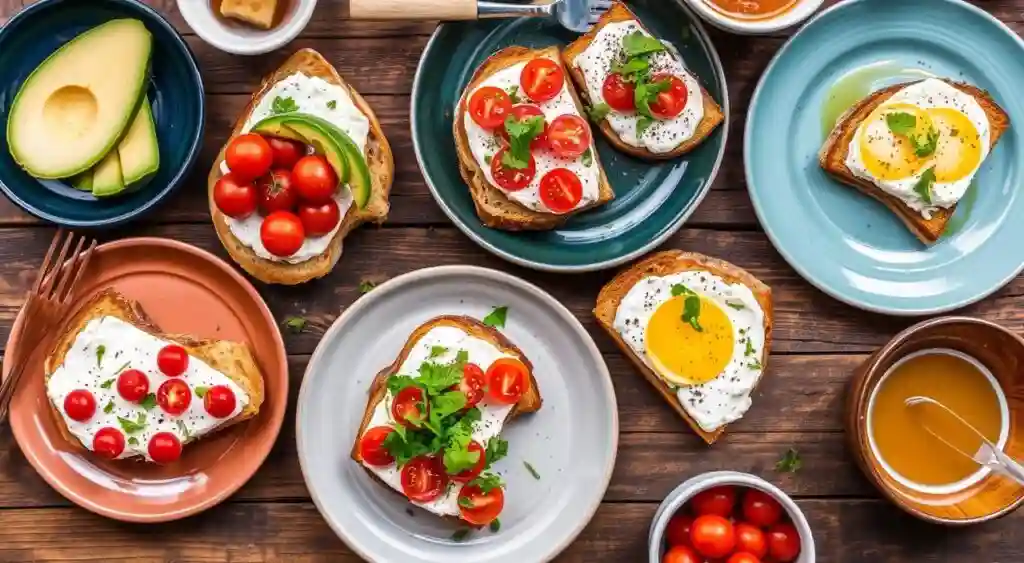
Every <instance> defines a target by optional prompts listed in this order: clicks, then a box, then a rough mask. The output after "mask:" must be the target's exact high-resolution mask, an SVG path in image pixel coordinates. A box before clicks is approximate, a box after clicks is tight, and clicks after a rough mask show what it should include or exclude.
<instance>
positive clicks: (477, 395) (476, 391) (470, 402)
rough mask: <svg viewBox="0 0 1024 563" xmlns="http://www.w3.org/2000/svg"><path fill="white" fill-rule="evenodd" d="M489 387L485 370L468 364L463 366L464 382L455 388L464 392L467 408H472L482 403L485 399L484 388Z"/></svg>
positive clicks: (460, 382)
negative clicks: (481, 400)
mask: <svg viewBox="0 0 1024 563" xmlns="http://www.w3.org/2000/svg"><path fill="white" fill-rule="evenodd" d="M486 385H487V379H486V378H485V377H484V370H482V369H480V366H478V365H476V364H472V363H467V364H466V365H464V366H462V381H459V384H458V385H456V386H455V387H454V389H455V390H457V391H462V394H463V395H465V396H466V407H465V408H467V409H468V408H470V407H474V406H476V404H477V403H479V402H480V399H482V398H484V387H485V386H486Z"/></svg>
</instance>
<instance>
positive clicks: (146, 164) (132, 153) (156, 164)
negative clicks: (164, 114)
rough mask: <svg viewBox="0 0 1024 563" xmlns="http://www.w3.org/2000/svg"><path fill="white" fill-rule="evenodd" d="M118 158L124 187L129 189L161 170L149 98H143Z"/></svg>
mask: <svg viewBox="0 0 1024 563" xmlns="http://www.w3.org/2000/svg"><path fill="white" fill-rule="evenodd" d="M117 156H118V158H120V160H121V173H122V174H123V175H124V185H125V186H126V187H128V188H134V187H137V186H138V185H139V184H141V183H143V182H145V181H146V180H148V179H149V177H150V176H152V175H153V174H155V173H156V171H157V169H158V168H160V147H159V146H158V145H157V141H156V125H155V124H154V123H153V109H152V107H151V106H150V104H149V98H145V97H144V98H142V103H141V104H139V111H137V112H136V113H135V118H134V119H133V120H132V124H131V125H130V126H129V127H128V132H127V133H125V134H124V138H122V139H121V142H120V143H119V144H118V145H117Z"/></svg>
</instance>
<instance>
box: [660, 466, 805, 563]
mask: <svg viewBox="0 0 1024 563" xmlns="http://www.w3.org/2000/svg"><path fill="white" fill-rule="evenodd" d="M721 485H733V486H737V487H747V488H751V489H759V490H761V491H764V492H766V493H768V494H769V495H771V496H772V498H774V499H775V500H777V501H779V504H781V505H782V507H783V508H785V509H786V513H787V514H788V515H789V519H790V520H791V521H792V522H793V526H794V527H796V530H797V532H798V533H799V534H800V557H798V558H797V560H796V561H795V563H815V562H816V561H817V560H816V556H815V554H814V536H813V535H812V534H811V526H810V524H808V523H807V518H806V517H804V513H803V511H801V510H800V507H799V506H797V504H796V503H795V502H793V499H791V498H789V496H788V495H786V493H784V492H782V490H781V489H779V488H778V487H776V486H775V485H772V484H771V483H769V482H768V481H765V480H764V479H762V478H760V477H757V476H755V475H750V474H749V473H740V472H738V471H712V472H710V473H702V474H700V475H698V476H696V477H694V478H692V479H689V480H688V481H686V482H684V483H683V484H682V485H679V486H678V487H676V488H675V490H673V491H672V492H671V493H669V494H668V496H667V497H665V500H663V501H662V502H661V506H659V507H658V510H657V512H655V513H654V521H653V522H651V533H650V535H649V536H648V552H649V554H650V555H649V562H650V563H661V558H662V556H663V555H664V554H665V529H666V528H667V527H668V522H669V520H671V519H672V516H674V515H675V513H676V512H678V511H679V510H680V509H682V508H683V505H684V504H686V503H687V502H688V501H689V500H690V499H692V498H693V497H694V495H696V494H697V493H699V492H701V491H704V490H707V489H710V488H712V487H718V486H721Z"/></svg>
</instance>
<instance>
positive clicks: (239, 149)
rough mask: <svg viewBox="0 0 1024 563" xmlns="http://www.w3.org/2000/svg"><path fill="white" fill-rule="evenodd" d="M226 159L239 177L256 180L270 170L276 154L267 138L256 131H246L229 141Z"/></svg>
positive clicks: (225, 154)
mask: <svg viewBox="0 0 1024 563" xmlns="http://www.w3.org/2000/svg"><path fill="white" fill-rule="evenodd" d="M224 160H225V162H227V165H228V168H229V169H230V170H231V172H232V173H233V174H234V175H235V176H237V177H238V178H241V179H243V180H255V179H256V178H259V177H260V176H262V175H264V174H266V173H267V172H269V171H270V165H271V164H272V163H273V162H274V155H273V152H272V151H271V150H270V145H269V144H268V143H267V140H266V139H264V138H263V137H261V136H259V135H257V134H256V133H246V134H245V135H239V136H237V137H235V138H234V139H232V140H231V142H230V143H228V148H227V150H226V151H224Z"/></svg>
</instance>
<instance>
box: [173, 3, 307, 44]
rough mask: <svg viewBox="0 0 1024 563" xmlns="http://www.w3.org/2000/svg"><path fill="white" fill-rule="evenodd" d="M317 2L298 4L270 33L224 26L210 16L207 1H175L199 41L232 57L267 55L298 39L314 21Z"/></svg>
mask: <svg viewBox="0 0 1024 563" xmlns="http://www.w3.org/2000/svg"><path fill="white" fill-rule="evenodd" d="M314 8H316V0H299V1H298V2H296V3H295V6H294V7H293V8H292V10H294V12H293V13H292V14H291V15H290V16H289V17H288V18H287V19H286V20H285V21H284V22H282V23H281V25H278V26H277V27H275V28H274V29H271V30H267V31H264V30H261V29H256V28H250V27H246V26H243V25H237V26H233V25H227V24H226V23H224V22H223V21H221V20H220V18H218V17H217V16H216V15H214V13H213V8H212V7H211V5H210V2H208V1H207V0H178V11H180V12H181V16H182V17H183V18H185V22H186V23H188V25H189V27H191V28H192V30H193V31H195V32H196V34H197V35H199V37H201V38H202V39H203V41H206V42H207V43H209V44H210V45H213V46H214V47H216V48H218V49H220V50H221V51H224V52H227V53H233V54H235V55H260V54H263V53H268V52H270V51H273V50H274V49H277V48H279V47H282V46H284V45H286V44H287V43H289V42H290V41H291V40H292V39H295V38H296V37H298V35H299V34H300V33H302V30H303V29H305V28H306V24H308V23H309V19H310V18H311V17H313V9H314Z"/></svg>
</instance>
